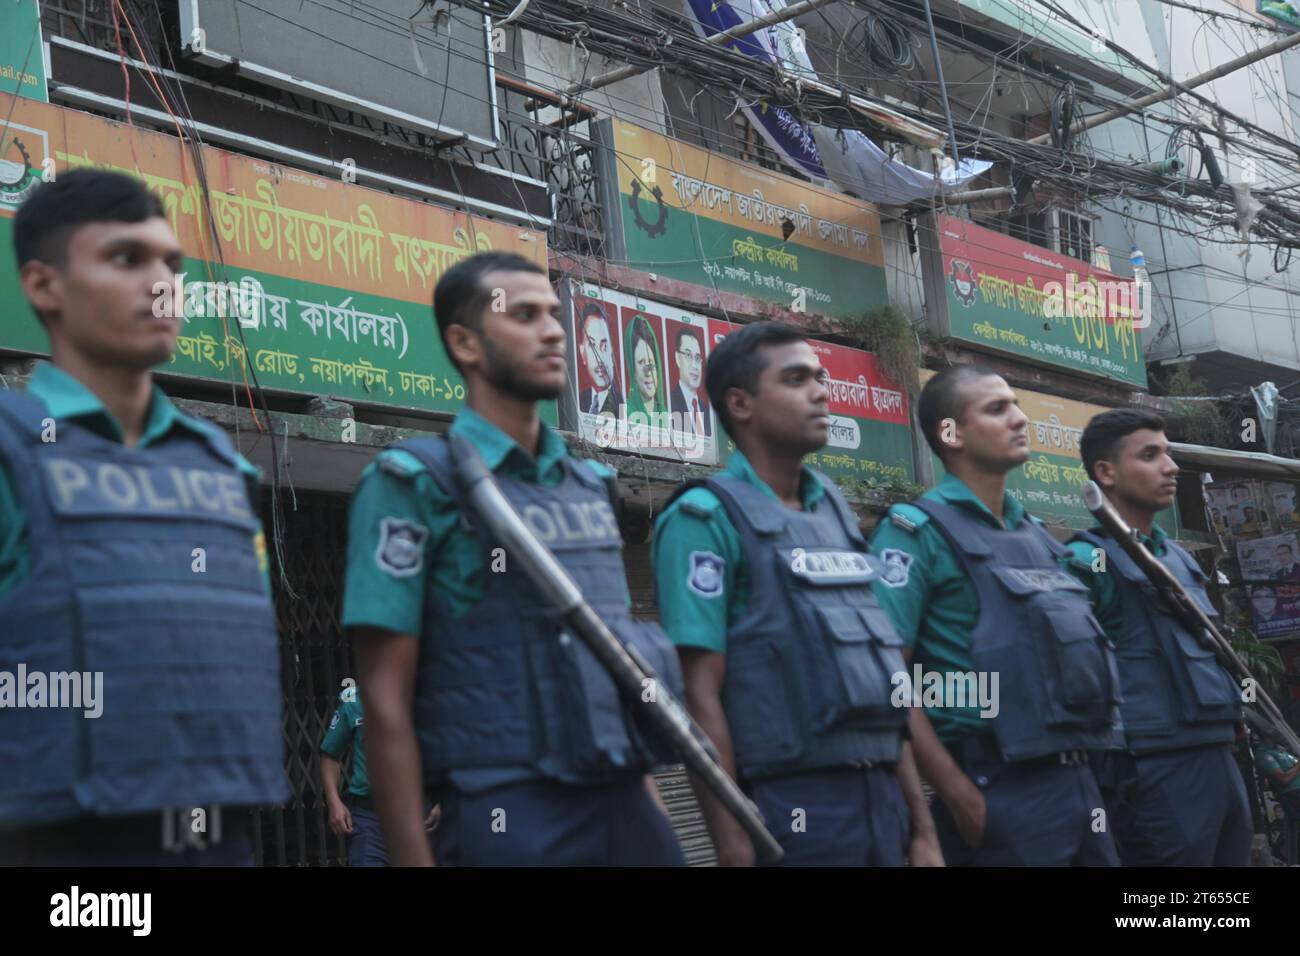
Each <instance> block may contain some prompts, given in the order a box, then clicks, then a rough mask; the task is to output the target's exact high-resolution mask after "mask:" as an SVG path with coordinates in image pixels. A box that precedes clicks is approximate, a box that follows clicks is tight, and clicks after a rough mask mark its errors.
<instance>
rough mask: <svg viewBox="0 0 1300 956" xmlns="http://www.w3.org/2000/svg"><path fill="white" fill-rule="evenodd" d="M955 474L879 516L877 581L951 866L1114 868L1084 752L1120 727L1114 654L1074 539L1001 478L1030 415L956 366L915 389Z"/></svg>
mask: <svg viewBox="0 0 1300 956" xmlns="http://www.w3.org/2000/svg"><path fill="white" fill-rule="evenodd" d="M917 418H918V420H919V423H920V427H921V429H922V431H923V433H924V435H925V438H926V441H927V442H929V445H930V447H931V448H932V449H933V450H934V453H935V454H936V455H938V456H939V458H940V459H941V460H942V462H943V465H944V468H945V471H946V474H945V475H944V476H943V479H942V480H941V481H940V482H939V484H938V486H937V487H935V488H932V489H931V490H930V491H927V492H926V493H925V494H924V495H922V496H921V497H920V498H919V499H917V500H916V501H914V502H912V503H911V504H906V505H895V506H894V507H893V508H891V509H890V511H889V514H888V517H887V518H886V519H884V520H882V521H881V522H880V524H879V525H878V526H877V528H876V533H875V535H874V537H873V538H872V550H873V551H874V553H875V554H876V555H877V556H878V557H879V558H880V559H881V560H882V561H883V562H884V563H885V567H886V569H887V573H886V574H884V575H882V577H881V578H880V579H879V580H878V581H877V582H875V584H874V585H873V587H874V588H875V592H876V595H877V597H879V599H880V603H881V605H882V606H883V607H884V608H885V610H887V611H888V612H889V613H890V615H891V616H892V617H893V620H894V623H895V624H896V625H897V627H898V630H899V632H900V633H901V634H902V636H903V640H904V641H905V642H906V644H907V646H908V648H909V649H910V651H909V654H908V656H909V658H910V662H911V663H912V665H913V669H912V678H913V691H914V693H915V695H916V696H915V698H914V700H916V701H919V702H920V703H921V704H922V705H923V707H921V708H916V709H914V710H913V711H912V723H911V728H912V741H913V746H914V747H915V749H916V760H917V763H918V764H919V765H920V768H921V773H922V775H923V776H924V777H925V778H926V779H927V780H928V781H929V782H930V783H931V784H932V785H933V786H934V788H935V790H936V791H937V793H938V796H939V801H938V802H936V804H935V809H934V816H935V824H936V826H937V828H938V831H939V838H940V842H941V844H942V846H943V855H944V859H945V860H947V862H948V864H949V865H977V866H1070V865H1074V866H1114V865H1116V862H1117V860H1116V856H1115V845H1114V842H1113V840H1112V839H1111V834H1110V832H1109V828H1108V826H1107V823H1106V820H1105V810H1104V808H1103V805H1102V800H1101V795H1100V793H1099V792H1098V790H1097V783H1096V781H1095V779H1094V778H1093V775H1092V771H1091V770H1090V769H1089V768H1088V765H1087V753H1086V752H1087V751H1088V750H1090V749H1096V748H1104V747H1107V746H1109V745H1110V744H1111V743H1112V741H1113V739H1114V729H1113V728H1114V724H1115V720H1116V709H1115V703H1116V701H1117V700H1118V690H1119V688H1118V686H1117V684H1118V677H1117V676H1116V674H1115V661H1114V655H1113V653H1112V652H1111V650H1110V647H1109V644H1108V642H1107V640H1106V636H1105V634H1104V633H1103V632H1102V630H1101V626H1100V625H1099V624H1098V623H1097V621H1096V619H1095V618H1094V617H1093V616H1092V613H1091V611H1090V609H1089V607H1088V596H1087V589H1086V588H1085V587H1084V586H1083V585H1082V584H1081V583H1080V582H1079V581H1078V580H1076V579H1075V578H1074V577H1072V576H1071V575H1070V574H1068V573H1067V572H1065V571H1064V570H1063V569H1062V568H1061V567H1060V564H1059V562H1060V561H1061V560H1062V559H1063V558H1064V557H1065V555H1066V553H1067V552H1066V549H1065V547H1064V546H1063V545H1061V544H1059V543H1058V542H1057V541H1056V540H1055V539H1054V538H1053V537H1052V536H1051V535H1050V534H1048V533H1047V531H1046V530H1045V529H1044V528H1043V527H1042V525H1041V523H1040V522H1039V521H1038V520H1037V519H1035V518H1033V517H1031V516H1029V515H1027V514H1026V513H1025V510H1024V508H1023V507H1022V506H1021V504H1020V502H1019V501H1017V500H1016V499H1015V497H1013V496H1012V495H1011V494H1010V493H1009V492H1008V491H1007V490H1006V479H1007V474H1008V473H1009V472H1011V471H1013V470H1014V469H1016V468H1018V467H1020V466H1021V465H1022V464H1023V463H1024V462H1025V460H1026V459H1028V457H1029V434H1028V431H1027V426H1028V423H1029V420H1028V419H1027V418H1026V417H1025V414H1024V412H1022V411H1021V410H1020V406H1019V405H1018V404H1017V402H1016V395H1015V392H1013V391H1012V390H1011V388H1010V386H1008V385H1007V383H1006V382H1005V381H1003V380H1002V378H1001V377H999V376H997V375H994V374H991V373H988V372H984V371H981V370H978V369H973V368H970V367H968V366H957V367H954V368H949V369H945V370H944V371H941V372H940V373H939V374H937V375H935V376H934V377H933V378H932V379H930V381H929V382H927V383H926V385H925V388H924V389H923V390H922V392H921V395H920V398H919V400H918V401H917Z"/></svg>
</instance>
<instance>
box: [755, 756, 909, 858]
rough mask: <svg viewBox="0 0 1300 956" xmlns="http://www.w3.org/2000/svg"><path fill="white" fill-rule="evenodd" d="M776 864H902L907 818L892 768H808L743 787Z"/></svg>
mask: <svg viewBox="0 0 1300 956" xmlns="http://www.w3.org/2000/svg"><path fill="white" fill-rule="evenodd" d="M745 790H746V792H747V793H748V794H749V796H750V799H752V800H753V801H754V803H756V804H757V805H758V809H759V811H760V812H761V813H762V814H763V822H764V823H766V824H767V828H768V830H769V831H770V832H771V833H772V835H773V836H774V837H776V841H777V842H778V843H780V844H781V849H783V850H784V851H785V858H784V859H783V860H782V861H781V863H780V864H779V865H781V866H902V865H903V863H904V862H905V860H906V858H907V847H908V844H909V843H910V842H911V839H910V838H911V832H912V814H911V812H910V811H909V810H908V807H907V801H906V800H905V799H904V797H903V791H902V789H901V788H900V787H899V785H898V777H897V776H896V775H895V773H894V771H893V769H891V768H885V767H871V768H867V769H857V770H855V769H834V770H814V771H808V772H807V773H795V774H787V775H784V776H780V777H767V778H763V779H759V780H756V781H751V782H748V783H746V784H745Z"/></svg>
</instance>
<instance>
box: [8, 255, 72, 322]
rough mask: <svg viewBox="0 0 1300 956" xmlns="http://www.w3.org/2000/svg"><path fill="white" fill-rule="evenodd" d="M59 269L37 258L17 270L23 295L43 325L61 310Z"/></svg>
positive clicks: (61, 292)
mask: <svg viewBox="0 0 1300 956" xmlns="http://www.w3.org/2000/svg"><path fill="white" fill-rule="evenodd" d="M61 280H62V275H61V274H60V272H59V270H58V269H56V268H54V266H52V265H50V264H49V263H46V262H41V261H39V260H37V259H32V260H29V261H28V262H26V263H24V264H23V267H22V268H21V269H19V270H18V282H19V284H20V285H21V286H22V290H23V295H24V296H26V298H27V301H28V302H29V303H31V307H32V308H33V309H34V310H35V311H36V314H37V315H38V316H40V319H41V322H42V324H44V325H49V322H50V318H51V316H57V315H59V314H60V313H61V312H62V311H63V283H62V281H61Z"/></svg>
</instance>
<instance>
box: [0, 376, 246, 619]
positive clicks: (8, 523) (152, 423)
mask: <svg viewBox="0 0 1300 956" xmlns="http://www.w3.org/2000/svg"><path fill="white" fill-rule="evenodd" d="M27 393H28V394H29V395H33V396H35V397H36V398H39V399H40V400H41V401H43V402H44V403H45V405H46V407H47V408H48V409H49V412H50V418H52V419H53V420H54V426H55V427H54V435H55V440H57V438H58V425H59V423H60V422H63V421H73V420H75V421H76V422H77V423H78V424H79V425H81V426H83V427H85V428H88V429H90V430H91V431H93V432H95V433H96V434H98V435H101V436H102V437H104V438H108V439H111V440H113V441H117V442H120V441H122V426H121V425H119V424H118V422H117V420H116V419H115V418H113V416H112V415H111V414H110V413H109V411H108V409H106V408H105V407H104V403H103V402H101V401H100V400H99V398H98V397H97V396H96V395H95V394H94V393H93V392H91V391H90V389H88V388H86V386H85V385H83V384H81V382H79V381H77V379H75V378H73V377H72V376H71V375H69V374H68V373H67V372H65V371H63V370H62V369H60V368H58V367H57V366H55V365H51V364H50V363H49V362H38V363H37V365H36V371H35V372H34V373H33V374H32V377H31V381H30V382H28V385H27ZM211 427H212V426H210V425H207V424H205V423H203V422H201V421H199V420H198V419H195V418H191V417H190V416H188V415H186V414H184V413H183V412H181V411H180V410H178V409H177V408H176V406H175V405H173V404H172V402H171V399H169V398H168V397H167V396H166V395H165V394H164V393H163V390H162V389H161V388H159V387H158V386H157V385H155V386H154V387H153V400H152V401H151V402H150V403H149V417H148V419H147V420H146V422H145V428H144V433H143V434H142V435H141V436H140V444H139V446H138V447H140V448H148V447H149V446H150V445H154V444H157V443H158V442H160V441H162V440H163V439H165V438H166V437H167V436H168V435H169V434H170V433H171V431H172V429H173V428H188V429H190V430H191V431H194V432H197V433H200V434H204V433H206V432H207V430H208V429H210V428H211ZM239 468H240V471H242V472H243V473H244V475H245V477H246V478H248V479H249V480H250V481H251V482H252V483H254V484H255V483H256V482H257V480H258V477H259V473H258V470H257V468H256V467H254V466H253V465H252V464H251V463H249V462H248V461H247V460H246V459H245V458H244V456H243V455H240V456H239ZM252 504H253V506H254V510H256V505H257V501H256V499H254V500H253V502H252ZM254 547H255V548H256V550H257V556H258V565H259V567H260V568H261V570H262V577H263V580H264V582H265V583H266V591H267V593H268V594H270V593H271V579H270V574H269V572H268V564H267V558H266V541H265V538H264V537H263V535H262V531H261V529H260V527H259V529H258V531H257V533H256V535H255V536H254ZM30 567H31V549H30V547H29V545H28V541H27V517H26V515H25V514H24V513H23V509H22V505H21V504H20V503H19V501H18V492H17V489H15V487H14V484H13V479H12V478H11V477H10V475H9V472H8V469H7V467H6V465H5V462H4V461H3V460H0V595H3V594H6V593H8V592H9V591H11V590H12V589H13V588H15V587H16V586H17V585H18V584H19V583H21V582H22V580H23V578H25V577H26V576H27V572H28V570H29V569H30Z"/></svg>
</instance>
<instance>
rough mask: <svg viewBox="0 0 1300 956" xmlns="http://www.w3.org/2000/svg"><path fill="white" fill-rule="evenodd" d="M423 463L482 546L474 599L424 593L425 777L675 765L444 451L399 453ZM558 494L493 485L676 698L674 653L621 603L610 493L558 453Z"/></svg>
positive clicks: (514, 484) (565, 777) (441, 445)
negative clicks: (491, 523) (506, 549)
mask: <svg viewBox="0 0 1300 956" xmlns="http://www.w3.org/2000/svg"><path fill="white" fill-rule="evenodd" d="M396 447H398V448H400V449H401V450H403V451H406V452H408V453H409V454H411V455H413V456H414V457H416V458H417V459H419V460H420V461H421V462H423V463H424V464H425V465H426V466H427V467H428V468H429V471H430V473H431V474H432V475H433V477H434V479H435V480H436V481H437V482H438V484H439V486H440V487H441V488H442V489H443V491H444V492H445V493H446V494H447V495H448V496H449V497H450V498H451V499H452V500H453V501H455V502H456V503H457V505H458V506H459V507H460V509H461V515H462V521H466V522H468V523H469V524H470V526H471V527H472V528H473V529H474V533H475V534H476V535H477V537H478V541H479V546H480V547H481V548H482V551H483V562H484V568H485V580H484V581H483V597H482V598H481V599H480V600H479V601H478V603H477V604H475V605H474V606H473V607H472V608H470V609H469V610H468V611H467V612H465V613H464V614H461V615H459V616H454V615H453V612H452V610H451V608H450V606H449V605H448V604H447V602H446V600H445V599H444V598H443V597H442V595H441V594H440V593H439V592H438V588H437V587H436V586H435V587H432V588H430V589H429V592H428V594H427V596H426V601H425V615H424V626H423V631H422V634H421V638H420V663H419V668H418V673H417V678H416V689H415V717H416V732H417V735H418V736H419V740H420V753H421V758H422V760H423V763H424V769H425V773H426V776H427V777H428V778H429V779H430V782H437V781H438V780H439V779H441V777H442V776H443V772H444V771H447V770H455V769H462V768H472V767H525V766H526V767H532V768H534V769H535V770H536V771H537V772H538V773H539V774H540V775H541V776H545V777H549V778H552V779H555V780H560V781H564V782H571V783H599V782H605V781H608V780H611V779H616V778H618V777H621V776H623V775H628V774H639V773H644V772H645V771H646V770H648V769H650V768H651V767H652V766H654V765H655V764H656V763H664V762H669V761H673V760H675V759H676V757H675V755H674V754H673V753H672V752H671V750H669V749H668V748H667V747H666V746H665V745H664V744H663V743H662V742H661V741H660V740H659V738H658V737H657V735H655V734H653V733H652V732H650V731H649V730H648V728H647V727H646V725H645V723H644V722H643V720H642V718H641V717H640V716H639V715H638V714H637V713H636V712H635V711H634V706H636V705H631V704H628V703H627V702H626V701H624V700H623V699H622V697H621V696H620V695H619V692H618V689H617V687H616V686H615V684H614V681H613V680H612V679H611V678H610V676H609V673H608V672H607V671H606V670H605V668H604V667H603V666H602V665H601V664H600V662H599V661H598V660H597V659H596V657H595V655H594V654H593V653H592V652H591V651H590V650H589V649H588V647H587V645H586V644H585V643H584V642H583V641H582V639H581V638H579V637H578V636H577V635H575V634H572V633H570V632H569V631H568V630H567V629H566V627H565V621H564V619H563V616H562V615H561V614H560V612H559V611H557V610H556V609H555V608H554V607H553V606H552V605H551V604H550V603H549V602H548V601H547V600H546V598H545V596H544V595H543V594H542V593H541V592H539V591H538V590H537V588H536V587H534V585H533V583H532V582H531V581H530V580H529V578H528V576H527V575H526V574H525V573H524V571H523V569H522V568H521V567H520V566H519V565H518V563H517V562H516V561H514V559H513V556H512V555H509V554H504V557H502V555H501V554H498V557H497V558H494V557H493V552H494V550H495V549H496V548H497V547H498V545H497V543H496V541H495V539H493V538H492V536H491V534H490V532H488V530H487V529H486V527H485V526H484V525H483V523H482V522H481V521H479V520H476V519H475V518H473V517H472V515H471V512H470V511H469V510H468V509H467V508H466V505H465V502H464V500H463V498H462V495H461V493H460V489H459V488H458V487H457V485H456V481H455V476H454V473H453V468H452V464H451V456H450V451H449V448H448V446H447V443H446V442H445V441H443V440H441V439H415V440H413V441H409V442H403V443H402V444H400V445H398V446H396ZM562 462H563V465H562V466H563V469H564V477H563V480H562V481H561V482H560V483H559V484H558V485H556V486H554V487H543V486H541V485H538V484H534V483H530V482H526V481H522V480H520V479H518V478H513V477H510V476H509V475H501V474H498V475H496V476H495V478H496V483H497V486H498V487H499V488H500V489H501V492H502V494H504V495H505V497H506V498H507V499H508V500H509V502H510V504H511V505H512V506H513V507H514V509H515V511H516V512H518V514H519V516H520V517H521V518H522V519H523V521H524V523H525V524H527V525H528V527H529V528H530V529H531V530H532V531H533V533H534V534H536V536H537V537H538V538H539V539H540V540H541V542H542V543H543V544H545V545H546V546H547V547H548V548H549V549H550V551H551V553H552V554H553V555H554V556H555V558H556V560H558V561H559V563H560V564H561V565H563V566H564V569H565V570H566V571H567V572H568V573H569V575H570V576H571V577H572V578H573V580H574V583H575V584H576V585H577V586H578V588H579V589H580V590H581V591H582V593H583V595H584V596H585V598H586V600H587V603H588V604H590V605H591V607H592V609H593V610H594V611H595V612H596V614H597V615H598V616H599V617H600V619H601V620H602V621H603V622H604V624H605V626H606V627H608V628H609V629H610V631H611V632H613V634H614V635H615V636H616V637H617V638H618V639H619V640H620V641H621V642H622V643H623V644H624V646H626V647H628V648H630V649H632V650H634V651H635V652H636V653H638V654H639V655H640V656H641V658H642V659H643V660H644V661H645V663H647V664H648V665H649V666H650V668H651V669H652V670H653V671H654V672H655V673H656V674H657V676H658V679H659V680H660V681H661V682H662V685H663V686H665V687H667V689H668V690H669V691H670V692H671V693H672V694H673V695H674V696H675V697H677V698H678V699H680V698H681V696H682V693H683V690H682V678H681V666H680V664H679V663H678V661H677V653H676V651H675V649H674V648H673V646H672V644H671V643H670V642H669V641H668V638H667V636H666V635H665V634H664V632H663V631H662V630H661V629H660V627H659V626H658V625H657V624H653V623H650V622H646V621H638V620H636V619H634V618H633V617H632V615H631V612H630V611H629V609H628V606H627V578H626V574H625V572H624V569H623V538H622V535H621V534H620V532H619V528H618V522H617V520H616V519H615V516H614V511H613V508H612V506H611V503H610V491H609V489H608V488H607V487H606V485H605V482H604V481H602V480H601V478H600V477H598V476H597V475H596V474H595V473H594V472H592V471H591V469H590V468H589V467H588V466H587V465H586V464H585V463H583V462H580V461H577V460H576V459H573V458H570V457H568V456H565V458H564V459H563V460H562Z"/></svg>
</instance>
